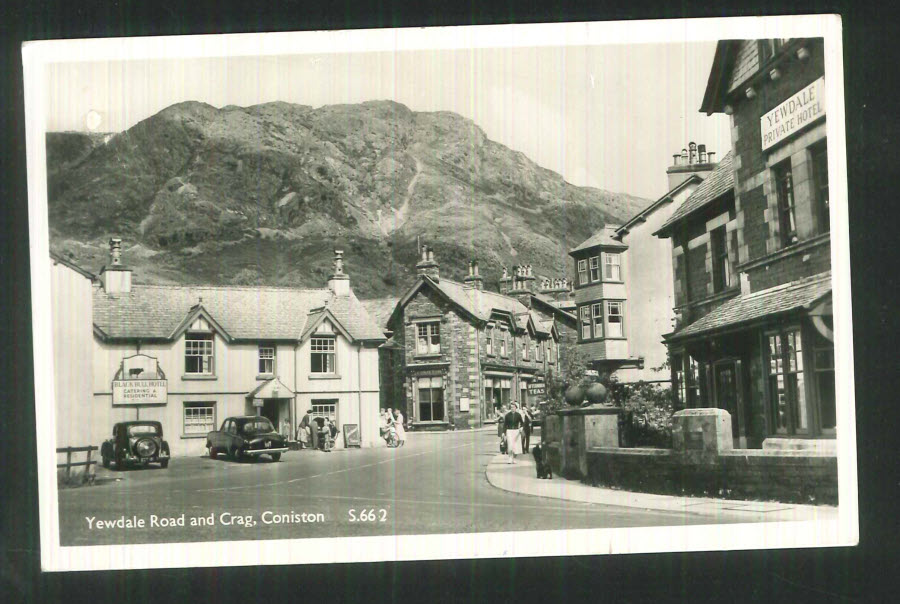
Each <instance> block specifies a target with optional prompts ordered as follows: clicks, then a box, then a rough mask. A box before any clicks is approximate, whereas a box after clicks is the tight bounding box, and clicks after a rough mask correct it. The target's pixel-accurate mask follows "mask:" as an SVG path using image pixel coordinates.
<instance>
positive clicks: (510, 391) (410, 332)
mask: <svg viewBox="0 0 900 604" xmlns="http://www.w3.org/2000/svg"><path fill="white" fill-rule="evenodd" d="M439 268H440V267H439V265H438V262H437V260H435V257H434V251H433V250H430V249H428V248H427V247H423V248H422V256H421V260H420V261H419V263H418V264H417V265H416V269H417V272H418V278H417V280H416V282H415V284H414V285H413V286H412V287H411V288H410V289H409V290H408V291H407V292H406V293H405V294H404V295H403V297H402V298H401V299H400V301H399V302H398V303H397V305H396V307H395V308H394V310H393V313H392V314H391V316H390V318H389V319H388V324H387V329H388V330H389V332H390V333H391V334H392V336H391V339H390V341H389V342H388V344H386V345H385V348H386V349H388V350H389V351H390V352H389V354H390V355H391V365H393V367H394V368H395V371H393V372H392V373H391V375H392V376H393V377H392V378H388V379H387V380H385V382H386V383H384V384H383V388H384V389H385V401H384V403H383V404H384V406H387V407H394V408H398V407H399V408H401V409H406V411H407V415H408V418H407V419H408V420H409V422H410V424H411V425H412V427H413V428H414V429H442V428H448V427H450V428H468V427H477V426H481V425H483V423H484V422H485V420H487V419H490V418H493V417H494V414H495V410H496V409H498V408H499V407H500V406H501V405H504V404H508V403H510V402H517V403H528V402H531V403H538V402H541V401H544V400H546V396H544V395H543V394H539V393H531V394H530V393H529V391H528V386H529V384H537V383H540V382H543V380H544V379H545V376H546V375H547V374H548V372H554V373H555V372H558V371H559V367H560V365H561V358H560V354H561V348H560V342H561V341H570V342H571V341H572V338H573V337H574V328H575V316H574V315H572V314H571V313H569V312H567V311H565V310H563V309H562V308H560V306H561V305H562V303H561V302H559V301H558V300H557V299H556V298H557V297H560V295H565V294H567V293H568V286H567V284H566V283H564V282H563V281H562V280H553V281H551V280H549V279H546V278H545V279H541V280H540V284H539V287H540V290H539V291H537V290H536V288H535V282H537V281H538V279H537V278H536V277H535V276H534V274H533V272H532V270H531V267H530V266H519V267H516V268H515V269H514V270H513V274H512V275H509V274H507V272H506V271H504V276H503V278H502V279H501V280H500V282H501V288H502V290H503V292H504V293H498V292H491V291H487V290H485V289H484V281H483V279H482V276H481V274H480V273H479V267H478V263H477V262H474V261H473V262H472V263H470V265H469V274H468V275H467V276H466V277H465V279H464V281H463V282H462V283H460V282H457V281H453V280H451V279H447V278H446V277H442V276H441V275H440V272H439ZM383 375H384V374H383Z"/></svg>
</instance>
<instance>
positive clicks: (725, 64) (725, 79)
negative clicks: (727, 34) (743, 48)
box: [700, 40, 742, 115]
mask: <svg viewBox="0 0 900 604" xmlns="http://www.w3.org/2000/svg"><path fill="white" fill-rule="evenodd" d="M741 42H742V40H719V43H718V44H717V45H716V54H715V56H714V57H713V64H712V67H711V68H710V70H709V78H708V79H707V81H706V91H705V92H704V93H703V102H701V103H700V111H701V112H703V113H706V115H712V114H713V113H718V112H719V111H722V110H723V109H724V106H725V96H726V95H727V94H728V83H729V82H730V81H731V69H732V67H733V66H734V57H735V53H736V51H737V49H738V48H739V47H740V44H741Z"/></svg>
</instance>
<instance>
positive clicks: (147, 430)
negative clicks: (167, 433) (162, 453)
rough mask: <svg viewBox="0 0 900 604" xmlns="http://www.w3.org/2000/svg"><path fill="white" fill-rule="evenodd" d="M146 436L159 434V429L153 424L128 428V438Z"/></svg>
mask: <svg viewBox="0 0 900 604" xmlns="http://www.w3.org/2000/svg"><path fill="white" fill-rule="evenodd" d="M146 434H150V435H156V434H159V429H158V428H157V427H156V426H154V425H153V424H138V425H136V426H128V436H144V435H146Z"/></svg>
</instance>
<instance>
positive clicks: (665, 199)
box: [615, 174, 703, 240]
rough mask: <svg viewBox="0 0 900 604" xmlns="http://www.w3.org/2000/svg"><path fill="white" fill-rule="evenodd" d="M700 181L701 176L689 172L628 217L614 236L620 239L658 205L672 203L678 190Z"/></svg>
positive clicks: (645, 218)
mask: <svg viewBox="0 0 900 604" xmlns="http://www.w3.org/2000/svg"><path fill="white" fill-rule="evenodd" d="M701 182H703V177H702V176H700V175H699V174H691V175H690V176H688V177H687V178H685V179H684V180H683V181H681V182H680V183H678V184H677V185H675V186H674V187H672V188H671V189H669V190H668V191H666V193H665V195H663V196H662V197H660V198H659V199H657V200H656V201H654V202H653V203H651V204H650V205H649V206H647V207H646V208H644V209H643V210H641V211H640V212H638V213H637V214H635V215H634V216H633V217H632V218H629V219H628V220H627V221H626V222H625V224H623V225H622V226H620V227H619V228H617V229H616V233H615V237H616V238H617V239H620V240H621V238H622V237H624V236H625V235H627V234H628V232H629V231H630V230H631V227H633V226H634V225H636V224H640V223H642V222H647V216H649V215H650V214H652V213H653V212H655V211H656V210H657V209H659V207H660V206H663V205H665V204H667V203H672V202H673V201H674V196H675V195H677V194H678V192H679V191H681V190H682V189H684V188H687V187H688V186H689V185H692V184H694V183H701Z"/></svg>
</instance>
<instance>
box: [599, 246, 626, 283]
mask: <svg viewBox="0 0 900 604" xmlns="http://www.w3.org/2000/svg"><path fill="white" fill-rule="evenodd" d="M603 256H604V259H605V261H604V263H603V267H604V270H603V273H604V274H603V278H604V279H606V280H607V281H621V280H622V266H621V262H622V260H621V258H622V257H621V254H613V253H610V252H606V253H604V254H603Z"/></svg>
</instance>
